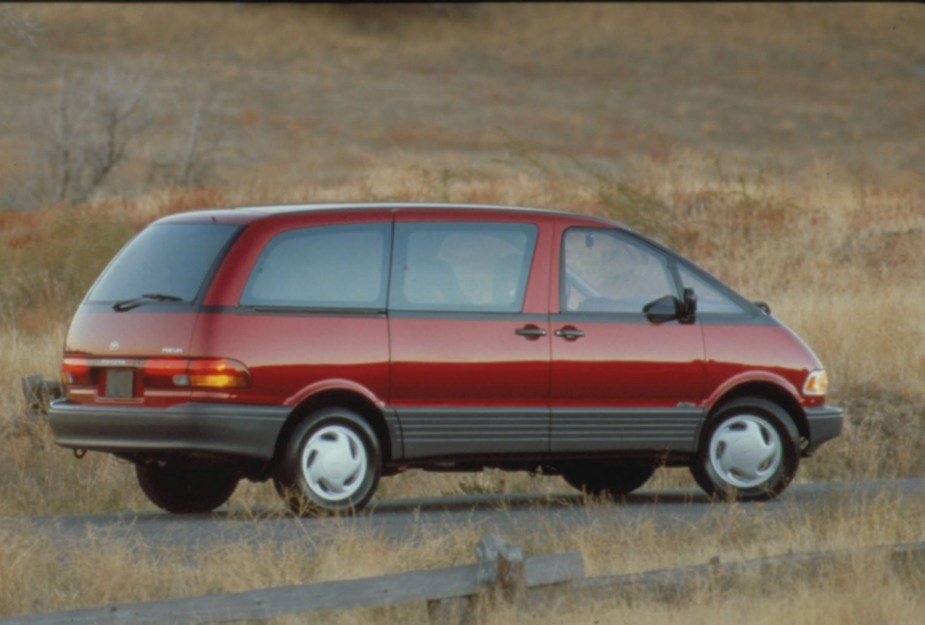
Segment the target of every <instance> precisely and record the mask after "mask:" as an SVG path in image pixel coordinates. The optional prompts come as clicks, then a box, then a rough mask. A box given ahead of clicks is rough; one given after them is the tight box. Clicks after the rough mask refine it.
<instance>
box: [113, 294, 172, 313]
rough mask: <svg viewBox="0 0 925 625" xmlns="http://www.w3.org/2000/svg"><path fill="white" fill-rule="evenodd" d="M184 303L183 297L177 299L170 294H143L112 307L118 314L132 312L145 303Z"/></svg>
mask: <svg viewBox="0 0 925 625" xmlns="http://www.w3.org/2000/svg"><path fill="white" fill-rule="evenodd" d="M151 301H154V302H182V301H183V298H182V297H177V296H176V295H170V294H168V293H142V294H141V297H133V298H131V299H124V300H121V301H118V302H116V303H115V304H113V305H112V309H113V310H115V311H116V312H125V311H126V310H131V309H133V308H137V307H138V306H141V305H142V304H144V303H145V302H151Z"/></svg>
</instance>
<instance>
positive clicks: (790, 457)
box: [691, 398, 800, 501]
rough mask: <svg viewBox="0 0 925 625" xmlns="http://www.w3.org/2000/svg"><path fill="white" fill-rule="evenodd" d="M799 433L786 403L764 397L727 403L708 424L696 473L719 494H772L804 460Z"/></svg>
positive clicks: (702, 483) (702, 484) (737, 497)
mask: <svg viewBox="0 0 925 625" xmlns="http://www.w3.org/2000/svg"><path fill="white" fill-rule="evenodd" d="M798 441H799V433H798V432H797V428H796V426H795V425H794V423H793V419H792V418H791V417H790V415H789V414H787V411H786V410H784V409H783V408H782V407H781V406H780V405H778V404H776V403H774V402H771V401H768V400H765V399H758V398H745V399H737V400H734V401H732V402H729V403H728V404H725V405H723V406H721V407H720V408H719V410H717V412H716V414H715V415H714V416H713V417H712V418H711V419H710V421H709V423H708V424H707V426H706V428H705V430H704V433H703V436H702V438H701V440H700V446H699V449H698V451H697V456H696V458H695V459H694V461H693V462H692V464H691V473H693V475H694V479H695V480H697V483H698V484H699V485H700V487H701V488H703V490H705V491H706V492H707V494H709V495H710V496H711V497H715V498H718V499H735V500H740V501H750V500H761V499H770V498H772V497H775V496H776V495H778V494H780V493H781V492H782V491H783V490H784V489H785V488H787V485H788V484H790V481H791V480H792V479H793V476H794V475H795V474H796V471H797V467H798V466H799V463H800V450H799V443H798Z"/></svg>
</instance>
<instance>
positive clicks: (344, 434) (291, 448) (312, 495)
mask: <svg viewBox="0 0 925 625" xmlns="http://www.w3.org/2000/svg"><path fill="white" fill-rule="evenodd" d="M381 472H382V453H381V451H380V447H379V439H378V438H377V437H376V434H375V432H373V430H372V428H371V427H370V426H369V424H368V423H367V422H366V421H365V420H364V419H363V418H362V417H361V416H360V415H358V414H357V413H355V412H353V411H351V410H347V409H344V408H325V409H322V410H319V411H317V412H314V413H312V414H311V415H309V417H308V418H307V419H305V420H304V421H302V422H301V423H299V424H298V425H297V426H296V427H295V429H294V430H293V431H292V433H291V434H290V435H289V438H288V439H287V441H286V445H285V448H284V450H283V452H282V456H281V458H280V464H279V469H278V471H277V476H276V478H275V479H274V486H275V487H276V490H277V492H278V493H279V494H280V495H281V496H282V498H283V500H284V501H285V502H286V504H287V505H288V506H289V508H290V509H291V510H292V511H293V512H294V513H295V514H297V515H299V516H304V515H311V516H322V515H327V514H334V513H339V512H355V511H358V510H361V509H362V508H363V507H364V506H365V505H366V504H367V503H368V502H369V500H370V499H371V498H372V496H373V494H374V493H375V492H376V487H377V486H378V485H379V477H380V475H381Z"/></svg>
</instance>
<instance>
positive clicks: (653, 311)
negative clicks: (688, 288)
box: [642, 295, 683, 323]
mask: <svg viewBox="0 0 925 625" xmlns="http://www.w3.org/2000/svg"><path fill="white" fill-rule="evenodd" d="M682 306H683V305H682V304H681V302H679V301H678V298H677V297H675V296H674V295H666V296H664V297H660V298H658V299H657V300H655V301H652V302H649V303H648V304H646V305H645V306H643V307H642V312H644V313H645V315H646V319H648V320H649V321H650V322H652V323H666V322H668V321H674V320H675V319H680V318H681V314H682V311H681V308H682Z"/></svg>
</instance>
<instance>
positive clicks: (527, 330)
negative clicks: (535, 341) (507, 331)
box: [514, 324, 546, 338]
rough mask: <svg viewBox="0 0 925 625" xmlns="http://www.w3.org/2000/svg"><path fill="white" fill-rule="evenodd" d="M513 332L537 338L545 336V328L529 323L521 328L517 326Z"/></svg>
mask: <svg viewBox="0 0 925 625" xmlns="http://www.w3.org/2000/svg"><path fill="white" fill-rule="evenodd" d="M514 334H516V335H518V336H526V337H528V338H538V337H541V336H546V330H544V329H543V328H540V327H537V326H535V325H532V324H531V325H528V326H524V327H522V328H517V329H516V330H514Z"/></svg>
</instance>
